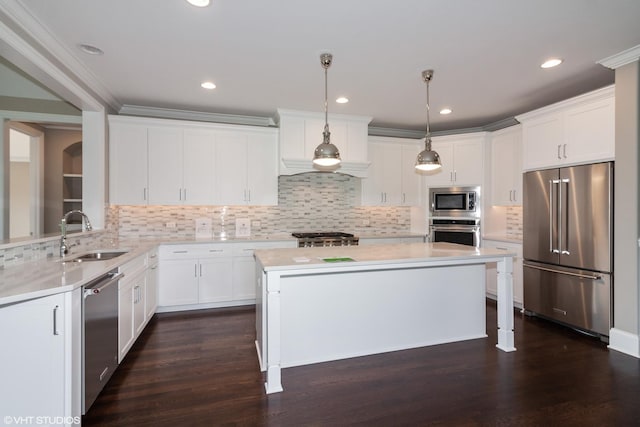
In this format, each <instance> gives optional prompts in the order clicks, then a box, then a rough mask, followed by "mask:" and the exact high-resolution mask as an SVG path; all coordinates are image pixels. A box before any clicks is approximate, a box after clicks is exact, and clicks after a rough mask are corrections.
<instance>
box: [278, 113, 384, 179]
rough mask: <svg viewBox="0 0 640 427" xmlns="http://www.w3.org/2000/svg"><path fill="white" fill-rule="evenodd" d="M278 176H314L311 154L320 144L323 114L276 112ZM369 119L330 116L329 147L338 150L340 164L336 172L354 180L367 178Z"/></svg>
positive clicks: (342, 115) (337, 115)
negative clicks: (306, 174)
mask: <svg viewBox="0 0 640 427" xmlns="http://www.w3.org/2000/svg"><path fill="white" fill-rule="evenodd" d="M278 118H279V127H280V137H279V148H280V158H279V173H280V175H293V174H296V173H303V172H317V171H319V170H323V169H318V168H317V167H316V166H314V165H313V162H312V160H313V153H314V151H315V149H316V147H317V146H318V145H319V144H320V143H321V142H322V132H323V130H324V113H310V112H305V111H293V110H283V109H278ZM370 121H371V117H362V116H351V115H344V114H329V131H330V132H331V143H332V144H334V145H335V146H336V147H338V150H339V151H340V158H341V159H342V162H341V163H340V165H338V168H337V169H335V168H334V169H324V170H329V171H336V172H342V173H346V174H349V175H353V176H357V177H361V178H363V177H366V176H367V169H368V167H369V160H368V153H367V138H368V126H369V122H370Z"/></svg>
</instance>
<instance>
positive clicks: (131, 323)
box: [118, 254, 156, 363]
mask: <svg viewBox="0 0 640 427" xmlns="http://www.w3.org/2000/svg"><path fill="white" fill-rule="evenodd" d="M147 259H148V258H147V254H144V255H141V256H139V257H137V258H135V259H133V260H131V261H129V262H127V263H126V264H124V265H122V266H121V267H120V272H122V273H124V277H123V278H122V279H120V280H119V281H118V363H120V362H122V360H123V359H124V357H125V356H126V355H127V353H128V352H129V349H130V348H131V346H132V345H133V343H134V342H135V341H136V339H137V338H138V336H139V335H140V333H141V332H142V330H143V329H144V327H145V326H146V325H147V323H148V322H149V319H150V318H151V317H152V316H153V313H150V310H151V306H153V302H152V301H151V304H150V305H149V304H148V303H147V298H155V293H156V291H155V289H152V287H154V286H155V283H153V282H151V283H149V282H147ZM154 312H155V309H154ZM149 314H150V315H149Z"/></svg>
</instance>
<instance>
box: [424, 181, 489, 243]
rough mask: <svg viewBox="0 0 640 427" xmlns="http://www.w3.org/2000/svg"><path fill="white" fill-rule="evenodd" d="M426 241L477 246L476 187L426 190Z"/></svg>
mask: <svg viewBox="0 0 640 427" xmlns="http://www.w3.org/2000/svg"><path fill="white" fill-rule="evenodd" d="M429 203H430V209H429V210H430V214H431V218H430V219H429V236H428V237H429V241H430V242H449V243H458V244H462V245H468V246H474V247H480V236H481V233H480V187H439V188H430V189H429Z"/></svg>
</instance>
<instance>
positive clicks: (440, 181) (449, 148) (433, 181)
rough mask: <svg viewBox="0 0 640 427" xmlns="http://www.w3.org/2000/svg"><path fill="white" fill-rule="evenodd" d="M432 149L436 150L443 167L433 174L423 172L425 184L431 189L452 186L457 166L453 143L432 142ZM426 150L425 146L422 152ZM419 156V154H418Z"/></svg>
mask: <svg viewBox="0 0 640 427" xmlns="http://www.w3.org/2000/svg"><path fill="white" fill-rule="evenodd" d="M431 148H432V149H433V150H435V151H436V152H437V153H438V155H439V156H440V162H441V163H442V167H441V168H440V169H438V170H435V171H431V172H421V175H423V176H424V177H425V178H424V181H425V183H426V184H427V185H428V186H429V187H439V186H445V187H446V186H450V185H452V184H453V171H454V170H455V166H454V164H453V161H454V158H453V143H451V142H432V143H431ZM423 149H424V146H423V147H422V148H421V150H420V151H422V150H423ZM416 156H417V154H416Z"/></svg>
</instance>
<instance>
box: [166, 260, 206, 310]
mask: <svg viewBox="0 0 640 427" xmlns="http://www.w3.org/2000/svg"><path fill="white" fill-rule="evenodd" d="M159 272H160V274H159V276H158V278H159V280H158V282H159V286H158V305H159V306H171V305H183V304H196V303H197V302H198V261H197V260H196V259H177V260H173V259H168V260H163V261H162V263H161V264H160V266H159Z"/></svg>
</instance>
